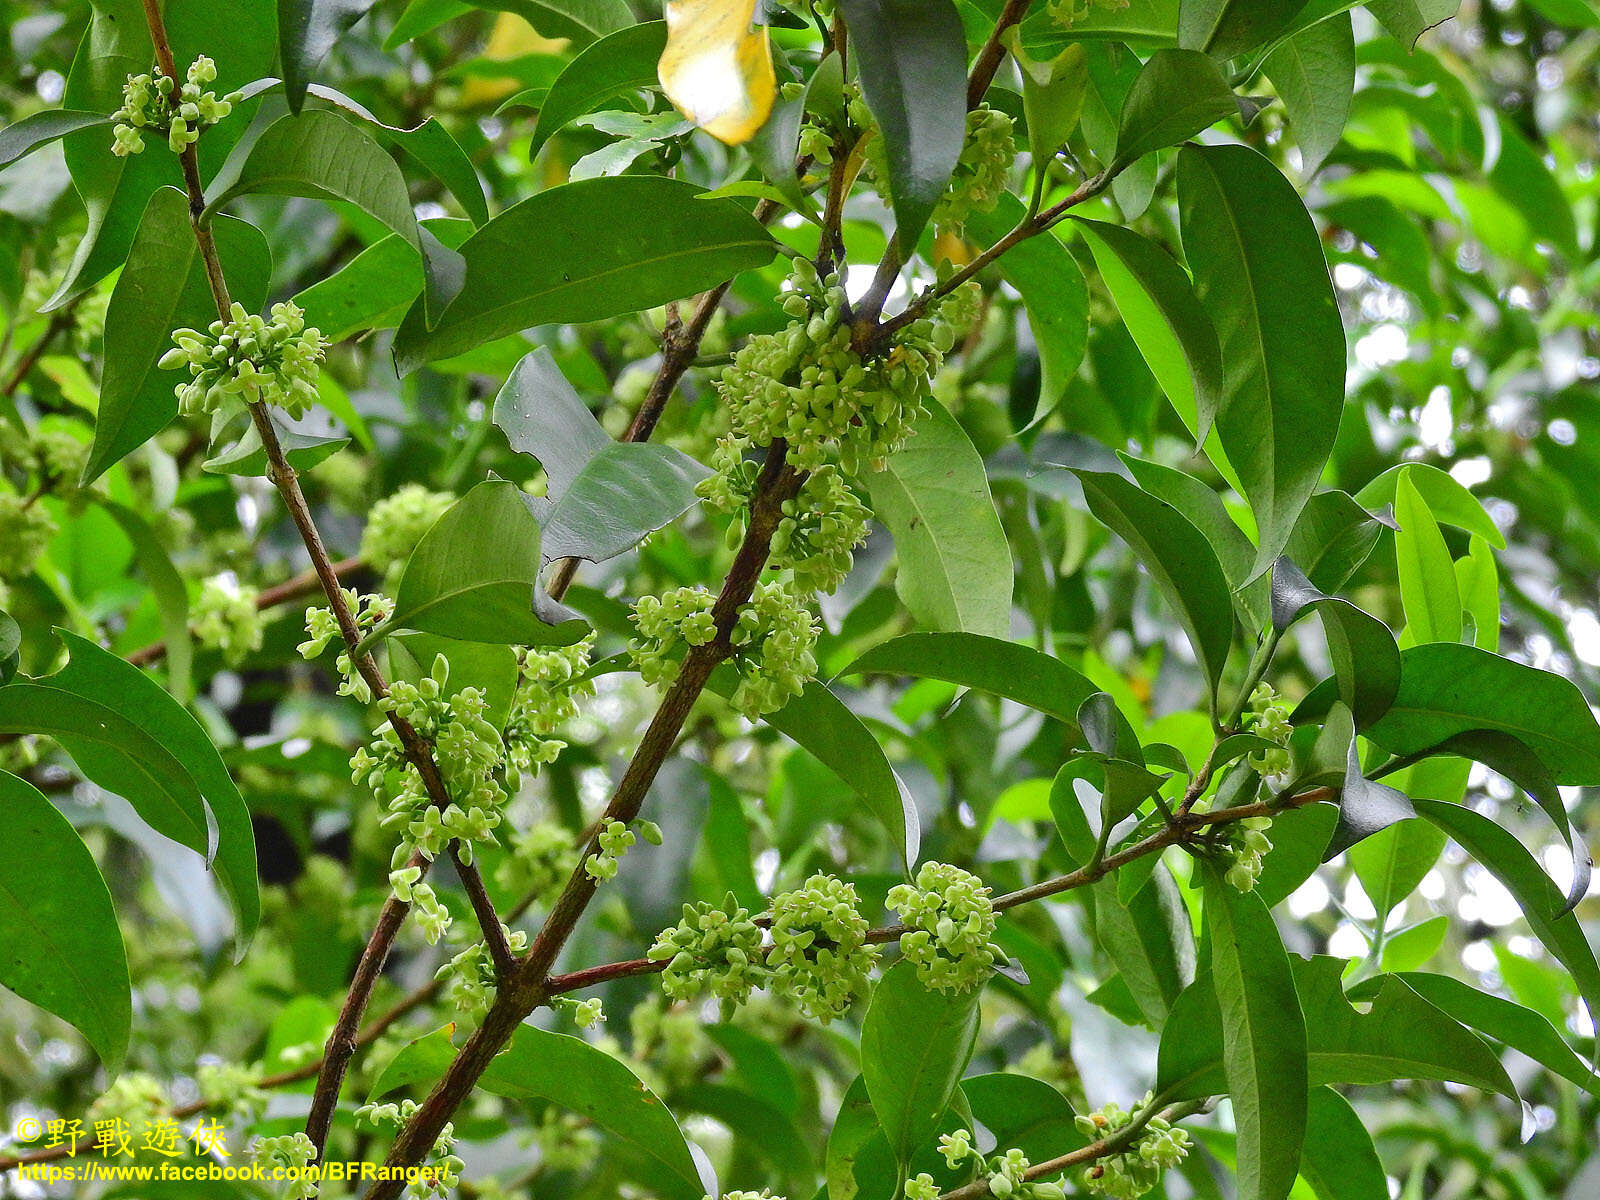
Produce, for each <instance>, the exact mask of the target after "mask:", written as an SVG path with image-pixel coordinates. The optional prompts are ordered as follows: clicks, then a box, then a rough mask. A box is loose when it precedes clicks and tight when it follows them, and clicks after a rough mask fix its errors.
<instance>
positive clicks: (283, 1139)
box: [250, 1133, 317, 1200]
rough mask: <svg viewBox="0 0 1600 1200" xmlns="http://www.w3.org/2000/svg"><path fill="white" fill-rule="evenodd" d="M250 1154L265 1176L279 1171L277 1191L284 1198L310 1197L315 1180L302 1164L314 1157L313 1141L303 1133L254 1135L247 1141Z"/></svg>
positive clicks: (309, 1199)
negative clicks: (281, 1182)
mask: <svg viewBox="0 0 1600 1200" xmlns="http://www.w3.org/2000/svg"><path fill="white" fill-rule="evenodd" d="M250 1154H251V1157H253V1158H254V1159H255V1161H256V1162H258V1163H260V1164H262V1166H263V1167H265V1168H266V1172H267V1176H268V1178H273V1177H274V1175H275V1172H279V1171H281V1172H282V1174H281V1175H277V1176H276V1177H277V1178H280V1179H283V1180H286V1182H285V1183H284V1191H283V1192H282V1193H281V1194H282V1195H283V1196H285V1197H287V1198H288V1200H314V1197H315V1196H316V1194H317V1181H316V1180H314V1179H312V1178H311V1176H310V1174H309V1173H308V1172H307V1170H306V1168H308V1167H309V1166H311V1164H312V1163H314V1162H316V1161H317V1145H316V1143H315V1142H313V1141H312V1140H311V1139H310V1138H309V1137H307V1136H306V1135H305V1134H304V1133H286V1134H283V1135H282V1136H280V1137H258V1138H256V1139H255V1140H254V1141H253V1142H251V1143H250Z"/></svg>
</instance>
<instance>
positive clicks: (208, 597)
mask: <svg viewBox="0 0 1600 1200" xmlns="http://www.w3.org/2000/svg"><path fill="white" fill-rule="evenodd" d="M259 598H260V593H259V592H258V591H257V590H256V589H255V588H253V587H247V586H245V585H243V584H240V583H239V582H238V581H236V580H235V579H234V578H233V576H232V575H213V576H212V577H211V578H210V579H207V580H206V581H205V583H203V584H201V585H200V595H199V596H198V597H196V599H195V602H194V605H193V607H192V608H191V609H190V613H189V615H190V618H191V621H192V624H193V627H194V636H195V639H196V640H197V641H198V642H199V643H200V644H201V645H202V646H205V647H206V648H207V649H210V650H220V651H221V652H222V657H223V658H224V659H226V660H227V662H228V663H229V664H230V665H232V666H238V665H239V663H241V662H243V661H244V659H245V657H246V656H247V655H250V654H253V653H254V652H255V651H257V650H259V649H261V641H262V638H263V636H264V631H265V623H264V622H263V621H262V619H261V610H260V608H258V607H257V603H256V602H257V600H258V599H259Z"/></svg>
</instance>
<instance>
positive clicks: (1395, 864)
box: [1349, 817, 1445, 921]
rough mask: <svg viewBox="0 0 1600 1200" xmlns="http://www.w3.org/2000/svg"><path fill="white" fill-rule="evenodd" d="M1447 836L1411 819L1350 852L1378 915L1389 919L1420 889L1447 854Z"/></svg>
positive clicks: (1429, 825)
mask: <svg viewBox="0 0 1600 1200" xmlns="http://www.w3.org/2000/svg"><path fill="white" fill-rule="evenodd" d="M1444 843H1445V836H1444V834H1443V833H1441V832H1440V831H1439V830H1438V829H1437V828H1435V827H1434V826H1433V825H1432V824H1430V823H1429V822H1427V821H1424V820H1422V819H1420V818H1416V817H1412V818H1409V819H1407V820H1404V821H1396V822H1395V823H1394V824H1393V825H1390V826H1389V827H1388V828H1386V829H1383V830H1381V831H1379V832H1378V833H1375V834H1373V835H1372V836H1371V837H1369V838H1367V839H1366V840H1365V841H1363V842H1361V844H1360V845H1356V846H1351V847H1350V848H1349V855H1350V865H1351V867H1352V868H1354V870H1355V873H1356V878H1357V879H1359V880H1360V881H1361V890H1362V891H1364V892H1366V894H1367V898H1368V899H1369V900H1371V901H1372V907H1373V909H1374V910H1375V911H1376V912H1377V914H1378V916H1377V919H1378V920H1379V921H1382V920H1384V919H1386V918H1387V917H1388V915H1389V913H1390V912H1392V911H1393V910H1394V909H1395V908H1397V907H1399V905H1400V903H1401V902H1402V901H1404V900H1405V898H1406V897H1407V896H1409V895H1411V893H1412V892H1414V891H1416V889H1417V885H1418V884H1419V883H1421V882H1422V879H1423V877H1424V876H1425V875H1427V873H1428V872H1429V871H1431V870H1433V865H1434V864H1435V863H1436V862H1438V861H1439V854H1440V852H1441V851H1443V850H1444Z"/></svg>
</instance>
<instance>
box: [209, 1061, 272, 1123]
mask: <svg viewBox="0 0 1600 1200" xmlns="http://www.w3.org/2000/svg"><path fill="white" fill-rule="evenodd" d="M195 1080H196V1082H197V1083H198V1084H199V1085H200V1099H202V1100H203V1101H205V1104H206V1107H207V1108H210V1109H214V1110H218V1111H221V1112H226V1113H229V1114H232V1115H236V1116H240V1117H244V1118H247V1119H249V1120H254V1119H255V1118H256V1117H257V1116H259V1115H260V1113H261V1110H262V1109H263V1108H265V1107H266V1104H267V1093H266V1092H265V1091H264V1090H262V1087H261V1067H260V1066H259V1065H255V1066H241V1065H240V1064H238V1063H208V1064H206V1065H204V1066H202V1067H201V1068H200V1070H199V1071H198V1072H196V1075H195Z"/></svg>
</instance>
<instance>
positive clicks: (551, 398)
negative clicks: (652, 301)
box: [493, 346, 711, 562]
mask: <svg viewBox="0 0 1600 1200" xmlns="http://www.w3.org/2000/svg"><path fill="white" fill-rule="evenodd" d="M493 420H494V423H495V424H496V425H498V426H499V427H500V428H501V429H503V430H504V431H505V433H506V437H507V439H508V440H509V441H510V442H511V445H512V448H513V449H516V450H518V451H520V452H521V453H523V454H527V455H530V456H532V457H533V458H535V459H537V460H538V461H539V463H540V465H541V466H543V467H544V469H545V476H546V479H547V480H548V486H547V488H546V494H545V495H544V496H542V497H535V496H530V497H527V498H526V500H525V503H526V504H527V505H528V507H529V509H530V510H531V511H532V512H533V514H534V516H535V517H536V518H538V521H539V525H540V527H541V529H542V530H543V538H544V543H543V546H542V548H541V554H542V555H543V557H544V560H545V561H546V562H550V561H552V560H554V559H557V558H568V557H571V558H584V559H588V560H589V561H590V562H601V561H603V560H605V559H607V558H612V557H615V556H616V555H618V554H621V553H622V552H623V551H625V550H628V549H630V548H632V547H633V546H635V545H637V544H638V543H639V542H640V541H641V540H642V539H643V538H644V537H645V536H646V535H647V534H649V533H652V532H654V531H655V530H657V529H660V528H661V527H662V526H664V525H668V524H670V523H671V522H673V521H675V520H677V518H678V517H679V516H681V515H682V514H683V513H684V512H686V511H687V510H688V509H689V508H690V507H691V506H693V505H694V504H695V503H696V496H695V490H694V489H695V485H696V484H697V483H699V482H700V481H701V480H702V479H705V478H706V477H707V476H708V475H710V473H711V472H710V471H708V470H707V469H706V468H705V467H703V466H701V465H700V464H699V463H697V462H695V461H694V459H692V458H690V457H689V456H688V455H686V454H684V453H683V452H682V451H679V450H674V449H673V448H672V447H670V446H660V445H652V444H650V443H629V442H614V441H612V440H611V438H610V437H609V436H608V435H607V434H606V432H605V430H603V429H601V428H600V422H599V421H597V420H595V418H594V414H592V413H591V412H590V411H589V408H588V406H587V405H586V404H584V402H583V400H582V398H581V397H579V395H578V393H577V392H576V391H575V390H574V389H573V387H572V385H571V384H570V383H568V382H567V380H566V377H565V376H564V375H562V373H561V369H560V368H559V367H557V366H556V363H555V359H554V358H552V357H551V355H550V351H549V350H547V349H545V348H544V347H542V346H541V347H539V348H538V349H537V350H534V351H532V352H531V353H530V354H528V355H527V356H526V357H524V358H523V359H522V361H521V362H519V363H518V364H517V366H516V369H515V370H514V371H512V373H511V376H510V378H508V379H507V380H506V383H505V386H504V387H502V388H501V389H500V392H499V395H497V396H496V397H495V402H494V415H493Z"/></svg>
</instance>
